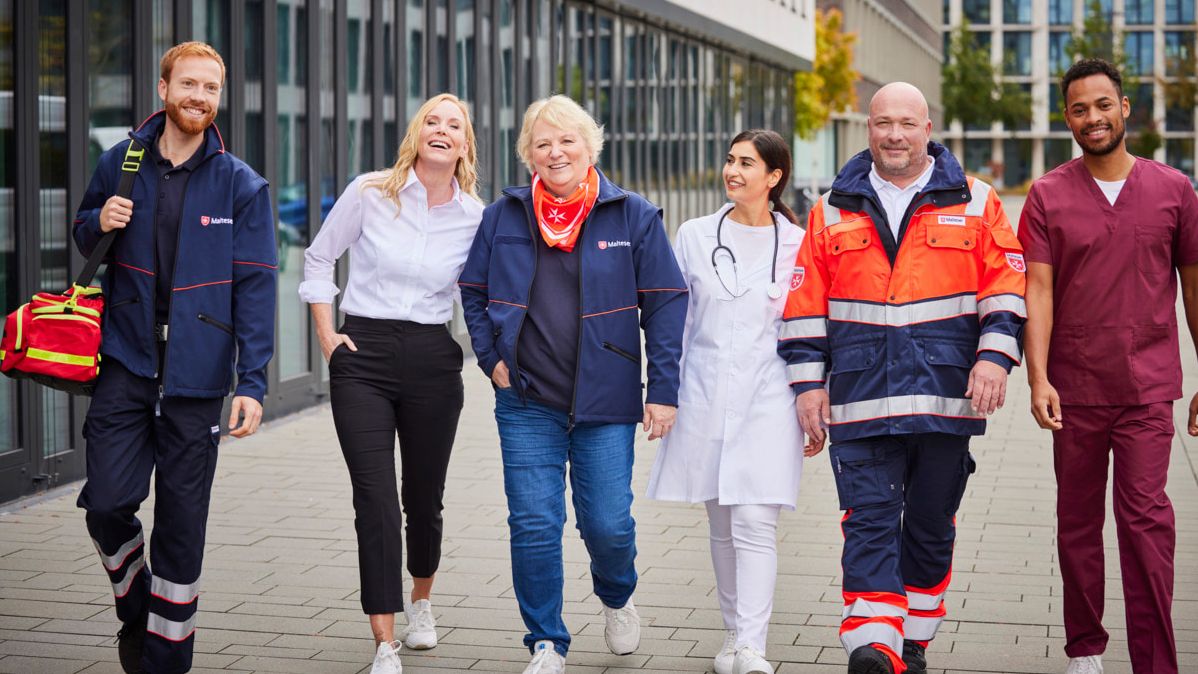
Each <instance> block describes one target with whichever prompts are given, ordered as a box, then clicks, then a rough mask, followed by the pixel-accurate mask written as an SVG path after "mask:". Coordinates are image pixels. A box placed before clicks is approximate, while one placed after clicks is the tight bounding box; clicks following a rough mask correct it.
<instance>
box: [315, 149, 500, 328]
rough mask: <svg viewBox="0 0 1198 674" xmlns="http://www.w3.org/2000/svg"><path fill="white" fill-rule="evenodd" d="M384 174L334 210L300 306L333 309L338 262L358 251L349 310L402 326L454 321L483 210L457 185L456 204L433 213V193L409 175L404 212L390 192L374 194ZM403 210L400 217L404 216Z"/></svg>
mask: <svg viewBox="0 0 1198 674" xmlns="http://www.w3.org/2000/svg"><path fill="white" fill-rule="evenodd" d="M381 176H382V173H380V172H376V173H366V174H363V175H360V176H358V177H357V178H355V179H354V181H353V182H352V183H350V184H349V186H348V187H346V188H345V191H344V192H343V193H342V194H341V197H340V198H339V199H337V203H335V204H334V205H333V209H332V210H331V211H329V215H328V217H326V218H325V221H324V224H323V225H321V227H320V231H319V233H317V235H316V238H315V239H314V240H313V241H312V245H310V246H308V249H307V250H306V251H305V252H304V282H303V283H301V284H300V286H299V295H300V299H302V300H303V301H305V302H308V303H313V304H315V303H332V301H333V297H334V296H335V295H336V294H337V292H338V288H337V284H336V282H335V278H336V276H335V265H336V262H337V258H339V257H341V254H342V253H344V252H345V250H346V249H347V248H348V249H349V251H350V267H349V282H348V283H347V284H346V287H345V297H344V298H343V299H342V300H341V310H342V311H343V312H345V313H347V314H350V315H353V316H361V317H364V318H386V319H401V320H407V321H413V322H416V323H424V324H428V325H433V324H437V323H445V322H447V321H449V320H450V319H451V318H452V317H453V302H454V299H455V298H456V297H457V280H458V275H460V274H461V273H462V267H464V266H465V265H466V256H467V254H468V253H469V252H470V244H471V243H472V242H473V241H474V233H475V231H476V230H477V229H478V223H479V221H480V220H481V219H482V213H483V205H482V204H481V203H479V202H478V201H476V200H475V199H474V198H473V197H470V196H469V195H467V194H463V193H462V190H461V188H460V187H459V186H458V183H457V180H456V179H455V180H454V181H453V198H452V199H450V200H449V201H448V202H446V203H444V204H441V205H440V206H436V207H434V208H429V207H428V193H427V192H426V190H425V189H424V185H422V184H421V183H420V180H419V179H418V178H417V177H416V172H415V171H409V173H408V180H407V182H406V183H405V184H404V186H403V188H402V189H401V190H400V192H399V201H400V204H401V206H402V207H401V208H398V209H397V208H396V205H395V202H394V201H392V200H391V199H388V198H387V197H386V196H384V195H383V192H382V190H379V189H376V188H373V187H366V184H367V183H368V182H370V181H371V180H374V179H377V178H379V177H381ZM397 210H398V217H397Z"/></svg>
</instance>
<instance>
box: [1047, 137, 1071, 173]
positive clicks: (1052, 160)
mask: <svg viewBox="0 0 1198 674" xmlns="http://www.w3.org/2000/svg"><path fill="white" fill-rule="evenodd" d="M1072 158H1073V141H1072V140H1071V139H1069V138H1049V139H1047V140H1045V141H1044V170H1045V171H1051V170H1053V169H1054V168H1056V167H1058V166H1060V165H1061V164H1064V163H1065V162H1067V161H1069V160H1070V159H1072Z"/></svg>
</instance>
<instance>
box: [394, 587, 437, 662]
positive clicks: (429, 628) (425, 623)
mask: <svg viewBox="0 0 1198 674" xmlns="http://www.w3.org/2000/svg"><path fill="white" fill-rule="evenodd" d="M403 612H404V615H406V616H407V617H408V627H407V629H405V630H404V633H403V637H402V638H403V644H404V646H407V647H408V648H411V649H412V650H416V651H424V650H428V649H430V648H435V647H436V645H437V621H436V620H433V605H432V604H431V603H429V601H428V600H427V599H421V600H419V601H414V602H412V603H411V604H408V605H407V606H405V607H404V610H403Z"/></svg>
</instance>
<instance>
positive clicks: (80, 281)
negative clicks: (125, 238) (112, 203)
mask: <svg viewBox="0 0 1198 674" xmlns="http://www.w3.org/2000/svg"><path fill="white" fill-rule="evenodd" d="M145 154H146V150H145V148H143V147H142V146H141V144H140V143H138V142H137V141H136V140H133V139H130V140H129V147H128V148H127V149H126V150H125V161H124V162H122V163H121V183H120V185H119V186H117V188H116V196H118V197H124V198H126V199H128V198H130V196H132V194H133V179H134V178H135V177H137V170H138V169H139V168H141V160H142V157H144V156H145ZM120 231H121V230H119V229H114V230H112V231H111V232H108V233H107V234H105V235H104V236H102V237H100V242H99V243H97V244H96V249H95V250H93V251H92V254H91V255H89V256H88V258H87V262H86V263H84V265H83V269H80V270H79V276H77V277H76V278H75V285H77V286H82V287H84V288H86V287H87V286H89V285H91V282H92V279H93V278H95V276H96V271H97V270H99V269H100V264H101V263H103V262H104V258H105V257H107V256H108V251H109V249H111V248H112V242H113V241H114V240H116V235H117V234H118V233H119V232H120Z"/></svg>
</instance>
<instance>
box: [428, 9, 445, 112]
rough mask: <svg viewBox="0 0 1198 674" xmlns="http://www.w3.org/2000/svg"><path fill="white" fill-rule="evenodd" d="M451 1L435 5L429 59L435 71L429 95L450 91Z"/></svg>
mask: <svg viewBox="0 0 1198 674" xmlns="http://www.w3.org/2000/svg"><path fill="white" fill-rule="evenodd" d="M448 15H449V0H436V4H435V5H433V28H434V36H435V37H434V40H433V53H432V54H430V55H429V58H430V59H432V62H433V70H432V71H430V72H429V78H430V80H429V91H430V92H432V93H430V94H429V95H430V96H432V95H433V94H439V93H442V92H445V91H449V16H448ZM426 98H427V97H426Z"/></svg>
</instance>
